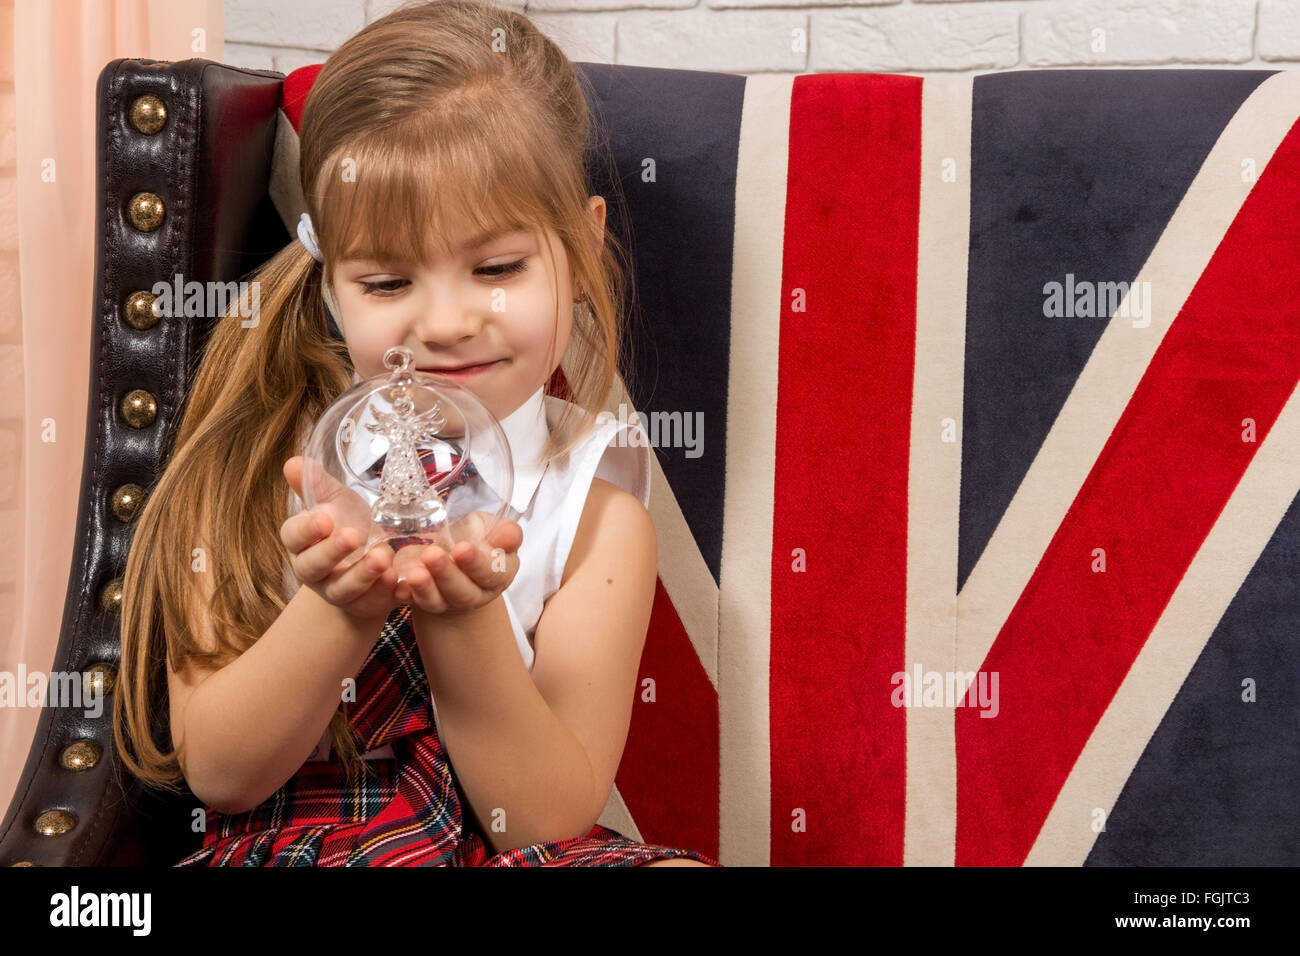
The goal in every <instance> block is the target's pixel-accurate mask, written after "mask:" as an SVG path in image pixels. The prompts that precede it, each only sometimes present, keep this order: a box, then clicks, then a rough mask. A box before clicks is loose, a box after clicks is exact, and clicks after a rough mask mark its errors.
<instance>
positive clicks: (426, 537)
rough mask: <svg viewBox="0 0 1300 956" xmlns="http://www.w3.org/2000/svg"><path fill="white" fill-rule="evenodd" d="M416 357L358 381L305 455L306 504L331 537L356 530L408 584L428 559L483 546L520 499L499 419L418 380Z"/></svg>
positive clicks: (465, 396)
mask: <svg viewBox="0 0 1300 956" xmlns="http://www.w3.org/2000/svg"><path fill="white" fill-rule="evenodd" d="M411 361H412V355H411V353H410V350H409V349H406V348H405V347H402V346H399V347H397V348H392V349H389V350H388V352H386V353H385V355H384V365H385V367H387V368H390V369H392V370H393V371H392V373H391V374H389V375H379V376H376V377H375V378H370V379H366V380H365V381H362V382H358V383H357V384H356V385H354V386H352V388H350V389H348V390H347V391H346V392H344V393H343V394H342V395H341V396H339V398H338V400H337V401H335V402H334V403H333V404H332V405H330V407H329V408H328V409H326V410H325V414H324V415H323V416H321V419H320V420H319V421H318V422H317V423H316V426H315V427H314V428H313V429H312V432H311V435H310V437H309V438H308V440H307V445H306V448H305V449H304V450H303V464H302V491H303V494H302V498H303V505H304V507H305V509H306V510H308V511H319V512H324V513H326V514H328V515H329V516H330V518H331V519H332V521H333V523H334V529H333V532H332V533H334V532H338V531H340V530H342V529H344V528H353V529H356V531H357V532H358V534H357V535H356V537H357V539H358V540H361V541H362V542H363V544H362V545H361V546H360V547H358V548H357V549H356V550H354V551H353V552H352V553H351V554H349V555H347V556H346V557H345V558H343V559H342V560H341V561H340V562H339V566H340V567H343V568H346V567H350V566H351V565H352V564H355V563H356V562H357V561H359V560H361V559H362V558H363V557H364V556H365V555H366V554H367V553H369V551H370V549H371V548H373V547H374V546H375V545H376V544H380V543H387V545H388V546H389V547H390V548H391V549H392V551H393V552H394V554H393V563H394V566H395V567H396V568H397V571H398V576H399V579H400V578H404V577H405V576H406V574H407V572H409V571H410V570H411V568H412V567H413V566H414V563H415V562H418V561H419V555H420V552H421V551H423V550H424V548H425V547H426V546H428V545H429V544H436V545H438V546H439V547H441V548H443V549H444V550H446V551H448V552H450V551H451V549H452V548H453V547H454V546H455V545H456V544H457V543H458V542H460V541H470V542H474V543H478V542H481V541H483V540H484V539H486V538H487V537H488V535H490V534H491V533H492V529H493V528H494V527H495V526H496V524H497V522H498V521H499V520H500V519H501V518H502V517H503V516H504V515H505V513H506V510H507V509H508V507H509V505H510V500H511V497H512V495H513V491H514V465H513V462H512V460H511V457H510V444H509V442H508V441H507V439H506V435H505V432H504V431H503V430H502V428H501V424H500V423H499V422H498V421H497V419H496V416H494V415H493V414H492V412H491V411H489V410H488V408H487V406H485V405H484V404H483V403H482V402H481V401H479V399H478V398H477V397H476V396H475V395H474V393H473V392H471V391H469V389H466V388H463V387H462V386H460V385H458V384H457V383H456V382H454V381H453V380H451V379H449V378H447V377H445V376H442V375H432V374H428V373H425V372H419V371H416V370H415V369H414V368H413V367H412V366H411Z"/></svg>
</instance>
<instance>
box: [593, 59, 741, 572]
mask: <svg viewBox="0 0 1300 956" xmlns="http://www.w3.org/2000/svg"><path fill="white" fill-rule="evenodd" d="M577 66H578V68H579V69H580V71H581V72H582V73H583V74H584V75H585V77H586V78H587V80H588V81H589V82H590V86H591V89H590V90H589V91H588V95H589V101H590V105H591V106H592V109H593V113H594V114H595V115H596V117H597V119H598V122H599V123H600V124H601V126H602V128H603V131H602V133H601V134H600V136H602V137H603V136H605V135H607V136H608V145H609V148H610V149H611V150H612V154H613V162H614V169H613V170H609V169H607V167H606V164H605V163H604V162H603V161H602V159H601V157H600V155H599V153H598V152H597V153H594V154H593V158H592V160H591V161H590V162H589V163H588V168H589V170H590V171H591V174H592V178H593V188H594V189H595V190H596V192H597V193H598V194H600V195H603V196H605V198H606V202H607V204H608V208H607V213H606V228H607V229H608V230H609V231H611V232H613V233H614V234H615V235H616V236H617V237H618V238H619V240H620V241H622V242H624V244H625V245H630V246H631V257H632V259H633V261H634V263H635V276H636V278H635V281H636V290H635V292H636V296H637V302H636V306H639V312H640V314H639V315H638V311H637V308H634V309H633V310H632V315H631V317H630V320H631V321H630V329H629V339H630V340H631V362H630V363H629V367H630V371H629V374H628V376H627V386H628V391H629V393H630V394H631V397H632V401H633V402H634V403H635V405H636V408H637V409H638V410H639V411H642V412H644V413H645V414H646V415H647V416H648V415H650V414H651V413H653V412H668V413H672V412H679V413H680V414H681V416H682V417H683V419H684V418H685V416H687V415H690V416H692V417H693V416H694V415H695V413H696V412H702V413H703V421H704V433H703V453H702V454H700V456H699V457H697V458H688V457H686V451H687V449H685V448H670V447H660V448H656V449H655V453H656V455H657V456H658V459H659V464H660V465H661V466H662V467H663V470H664V474H665V475H666V476H667V478H668V482H669V484H670V485H671V486H672V488H673V492H674V494H675V495H676V497H677V501H678V502H679V504H680V505H681V509H682V514H683V515H684V516H685V518H686V522H687V524H688V525H689V526H690V529H691V531H692V533H693V534H694V536H695V541H696V543H697V544H698V546H699V548H700V552H701V554H702V555H703V557H704V560H705V563H706V564H707V565H708V566H709V569H710V571H712V573H713V577H714V580H715V581H716V580H719V579H720V576H721V571H720V569H721V564H722V510H723V509H722V502H723V497H724V492H725V479H726V463H727V459H726V447H727V384H728V381H729V377H730V376H729V374H728V373H729V360H730V354H731V262H732V238H733V233H734V230H735V218H736V212H735V195H736V165H737V156H738V154H739V144H740V114H741V108H742V106H743V104H744V96H745V78H744V77H743V76H737V75H733V74H728V73H707V72H699V71H688V70H664V69H653V68H649V67H631V66H609V65H606V64H598V63H579V64H577ZM593 93H594V98H593V97H592V94H593ZM683 108H689V111H690V115H691V120H690V122H683V121H682V110H683ZM599 142H600V138H599V137H598V139H597V143H598V144H599ZM647 159H650V160H653V161H654V177H655V181H653V182H645V181H644V180H643V175H642V173H643V169H644V168H645V162H646V160H647ZM614 177H617V180H618V182H617V185H615V184H614V183H612V182H611V180H612V179H613V178H614ZM620 195H621V196H622V197H623V199H625V201H626V207H625V208H626V212H627V214H628V218H629V219H630V221H631V230H630V235H629V234H628V233H627V232H626V231H624V230H623V229H622V227H621V224H620V223H617V219H618V218H619V213H618V211H617V210H616V209H614V208H613V206H614V203H615V199H616V197H618V196H620ZM664 440H667V438H666V437H665V439H664Z"/></svg>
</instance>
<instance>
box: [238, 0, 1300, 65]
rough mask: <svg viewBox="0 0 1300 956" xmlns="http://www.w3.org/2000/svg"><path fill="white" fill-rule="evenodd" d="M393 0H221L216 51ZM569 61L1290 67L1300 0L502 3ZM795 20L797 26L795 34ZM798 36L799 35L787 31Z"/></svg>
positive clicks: (367, 17) (340, 36)
mask: <svg viewBox="0 0 1300 956" xmlns="http://www.w3.org/2000/svg"><path fill="white" fill-rule="evenodd" d="M402 2H403V0H226V2H225V11H226V43H225V61H226V62H227V63H233V64H238V65H241V66H250V67H256V68H259V69H271V70H277V71H279V72H281V73H288V72H290V71H291V70H294V69H296V68H297V67H299V66H303V65H306V64H310V63H320V62H323V61H324V60H325V58H326V57H327V56H328V55H329V53H330V51H331V50H333V49H334V48H335V47H337V46H338V45H339V44H340V43H342V42H343V40H345V39H346V38H347V37H348V36H350V35H351V34H353V33H355V32H356V31H357V30H359V29H360V28H361V27H362V26H363V25H365V24H366V23H370V22H371V21H373V20H377V19H378V18H379V17H382V16H383V15H384V14H385V13H387V12H388V11H390V10H392V9H394V8H395V7H397V6H400V5H402ZM500 2H501V5H502V6H508V7H510V8H512V9H515V10H519V11H522V12H524V13H526V14H528V16H529V17H531V18H532V19H533V20H534V22H536V23H537V25H538V26H539V27H541V28H542V29H543V30H544V31H545V32H546V33H547V35H548V36H550V37H552V38H553V39H555V40H556V42H558V43H559V44H560V45H561V47H562V48H563V49H564V51H565V52H566V53H567V54H568V56H569V58H570V59H572V60H576V61H584V62H595V63H627V64H634V65H637V66H657V67H666V68H675V69H697V70H718V71H721V72H727V73H820V72H850V71H854V72H856V71H861V72H871V71H877V72H893V73H912V74H916V75H921V76H924V75H929V74H932V73H943V72H962V73H985V72H989V71H992V70H1011V69H1022V70H1023V69H1035V68H1048V69H1052V68H1062V67H1069V68H1077V67H1084V66H1097V67H1102V68H1110V69H1114V68H1117V67H1138V68H1189V67H1195V68H1225V67H1226V68H1233V69H1300V0H852V2H842V0H500ZM801 31H802V32H801ZM800 36H802V37H806V42H804V43H802V44H800V43H798V42H796V41H797V39H798V38H799V37H800Z"/></svg>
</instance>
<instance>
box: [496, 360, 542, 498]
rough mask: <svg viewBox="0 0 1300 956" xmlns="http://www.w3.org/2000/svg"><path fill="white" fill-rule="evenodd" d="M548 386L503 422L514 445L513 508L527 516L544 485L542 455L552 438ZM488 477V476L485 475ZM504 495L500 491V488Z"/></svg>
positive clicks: (508, 439)
mask: <svg viewBox="0 0 1300 956" xmlns="http://www.w3.org/2000/svg"><path fill="white" fill-rule="evenodd" d="M545 392H546V386H545V385H540V386H538V388H537V391H535V392H533V394H532V396H531V397H529V398H528V399H527V400H526V401H525V402H524V403H523V404H522V405H520V406H519V407H518V408H516V409H515V410H514V411H513V412H511V413H510V414H509V415H507V416H506V417H505V418H503V419H501V430H502V431H504V432H505V433H506V440H507V441H508V442H510V460H511V463H512V464H513V465H514V468H515V474H514V479H515V480H514V492H513V494H512V495H511V498H510V506H511V507H512V508H514V509H515V511H517V512H519V513H520V514H523V513H524V512H525V511H527V510H528V506H529V505H531V504H532V503H533V496H534V495H535V494H536V493H537V486H538V485H540V484H541V482H542V475H543V473H545V471H546V464H545V462H543V461H542V460H541V459H542V452H543V451H544V450H545V449H546V440H547V438H549V437H550V424H549V423H548V422H547V420H546V410H545V401H544V400H545V397H546V396H545ZM484 478H485V479H486V478H487V475H486V474H485V475H484ZM496 490H497V493H498V494H499V493H500V489H499V488H498V489H496Z"/></svg>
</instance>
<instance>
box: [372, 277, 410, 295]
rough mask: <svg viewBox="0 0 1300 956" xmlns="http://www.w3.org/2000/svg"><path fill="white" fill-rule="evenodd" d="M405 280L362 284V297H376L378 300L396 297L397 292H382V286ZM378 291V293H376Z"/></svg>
mask: <svg viewBox="0 0 1300 956" xmlns="http://www.w3.org/2000/svg"><path fill="white" fill-rule="evenodd" d="M405 281H406V280H405V279H385V280H384V281H383V282H363V283H361V285H362V288H363V290H364V291H363V294H364V295H377V296H379V297H380V298H383V297H384V296H389V295H396V294H397V290H396V289H393V290H391V291H382V290H383V289H384V286H390V285H393V284H395V283H398V282H405ZM377 290H378V291H377Z"/></svg>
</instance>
